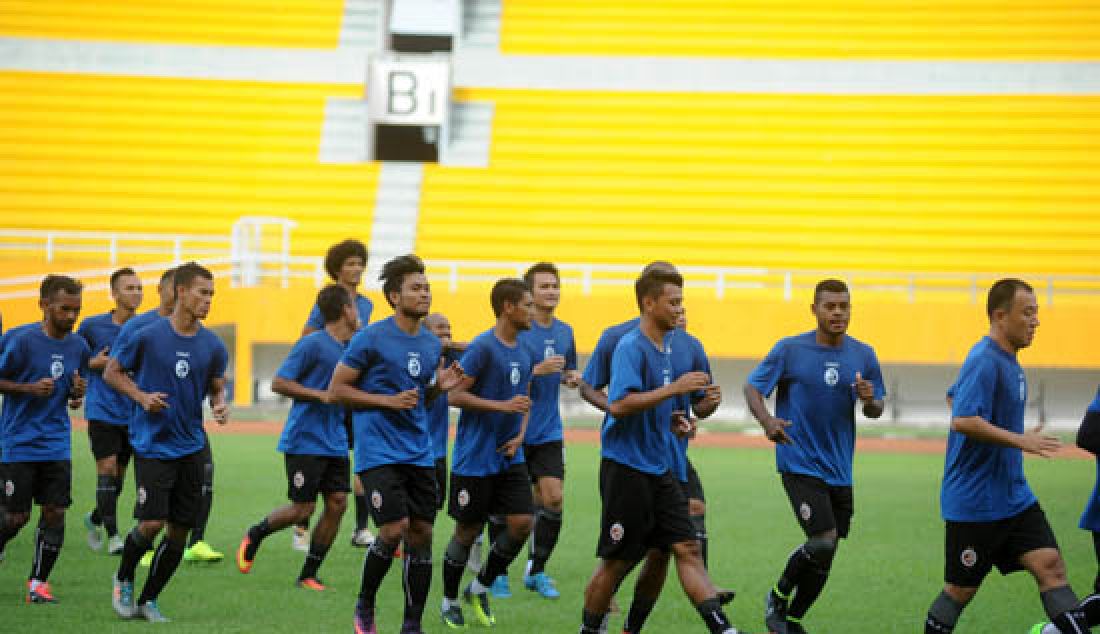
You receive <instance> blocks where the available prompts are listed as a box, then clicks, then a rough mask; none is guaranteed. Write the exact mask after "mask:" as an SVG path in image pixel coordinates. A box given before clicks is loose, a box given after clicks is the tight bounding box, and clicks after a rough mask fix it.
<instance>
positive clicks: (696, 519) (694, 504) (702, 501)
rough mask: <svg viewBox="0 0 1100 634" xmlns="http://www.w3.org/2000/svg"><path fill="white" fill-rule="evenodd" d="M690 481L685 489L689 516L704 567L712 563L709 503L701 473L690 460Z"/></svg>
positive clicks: (688, 462)
mask: <svg viewBox="0 0 1100 634" xmlns="http://www.w3.org/2000/svg"><path fill="white" fill-rule="evenodd" d="M687 472H688V474H687V475H688V481H687V486H686V488H685V489H684V493H685V495H687V499H688V516H689V517H690V518H691V525H692V526H694V527H695V538H696V539H697V540H699V548H700V550H701V552H702V553H703V565H704V566H707V565H708V564H709V563H710V558H709V549H708V542H707V502H706V496H705V494H704V493H703V481H702V480H700V479H699V472H697V471H696V470H695V465H694V464H692V463H691V459H690V458H689V459H688V461H687Z"/></svg>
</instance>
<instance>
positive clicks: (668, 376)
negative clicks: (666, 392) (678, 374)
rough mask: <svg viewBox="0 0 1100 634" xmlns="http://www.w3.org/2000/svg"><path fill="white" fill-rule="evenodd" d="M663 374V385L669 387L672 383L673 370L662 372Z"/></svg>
mask: <svg viewBox="0 0 1100 634" xmlns="http://www.w3.org/2000/svg"><path fill="white" fill-rule="evenodd" d="M661 374H662V375H663V378H662V379H661V381H662V384H663V385H668V384H669V383H672V370H670V369H668V368H665V369H663V370H661Z"/></svg>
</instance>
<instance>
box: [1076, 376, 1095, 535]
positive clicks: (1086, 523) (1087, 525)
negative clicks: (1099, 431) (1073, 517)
mask: <svg viewBox="0 0 1100 634" xmlns="http://www.w3.org/2000/svg"><path fill="white" fill-rule="evenodd" d="M1086 411H1087V412H1093V413H1100V388H1097V390H1096V398H1094V399H1093V400H1092V403H1090V404H1089V406H1088V408H1087V410H1086ZM1079 526H1080V527H1081V528H1083V529H1084V530H1087V531H1092V532H1094V533H1095V532H1100V456H1097V458H1096V485H1095V486H1094V487H1093V489H1092V495H1091V496H1089V502H1088V505H1087V506H1086V507H1085V512H1084V513H1082V514H1081V522H1080V524H1079Z"/></svg>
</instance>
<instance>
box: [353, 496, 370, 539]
mask: <svg viewBox="0 0 1100 634" xmlns="http://www.w3.org/2000/svg"><path fill="white" fill-rule="evenodd" d="M369 514H370V510H369V509H368V507H367V494H366V493H356V494H355V530H357V531H361V530H363V529H364V528H366V527H367V516H368V515H369Z"/></svg>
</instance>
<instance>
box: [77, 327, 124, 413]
mask: <svg viewBox="0 0 1100 634" xmlns="http://www.w3.org/2000/svg"><path fill="white" fill-rule="evenodd" d="M130 319H133V317H131V318H130ZM130 319H128V320H127V321H130ZM121 330H122V326H120V325H119V324H116V323H115V320H114V311H109V312H106V313H103V314H102V315H95V316H93V317H88V318H87V319H85V320H84V321H82V322H80V328H78V329H77V331H76V332H77V334H78V335H80V336H81V337H84V341H87V342H88V348H90V349H91V351H92V356H93V357H94V356H95V355H97V354H99V353H100V351H101V350H103V349H104V348H108V349H109V350H113V349H114V347H115V340H116V339H117V338H118V333H119V332H120V331H121ZM89 373H90V376H89V377H88V393H87V395H86V396H85V397H84V416H85V417H87V418H88V420H94V421H98V422H101V423H108V424H110V425H126V424H128V423H129V422H130V414H131V409H132V405H133V401H131V400H130V399H129V398H127V397H126V396H125V395H124V394H120V393H118V392H116V391H115V389H114V388H112V387H111V386H110V385H107V382H106V381H104V380H103V370H91V369H89Z"/></svg>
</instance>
